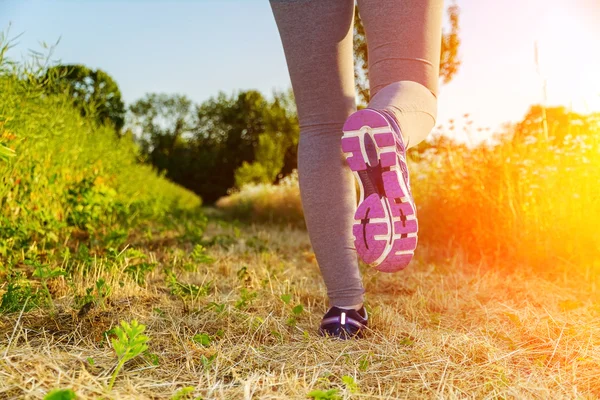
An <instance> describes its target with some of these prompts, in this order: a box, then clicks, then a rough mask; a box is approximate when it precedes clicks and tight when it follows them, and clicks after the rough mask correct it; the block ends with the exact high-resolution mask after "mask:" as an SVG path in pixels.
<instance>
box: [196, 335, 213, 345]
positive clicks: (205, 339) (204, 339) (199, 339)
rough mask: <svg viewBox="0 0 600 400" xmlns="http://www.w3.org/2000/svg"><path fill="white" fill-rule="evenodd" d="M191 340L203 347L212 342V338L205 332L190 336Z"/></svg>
mask: <svg viewBox="0 0 600 400" xmlns="http://www.w3.org/2000/svg"><path fill="white" fill-rule="evenodd" d="M192 340H193V341H194V342H195V343H198V344H199V345H201V346H204V347H208V346H210V343H211V342H212V339H211V338H210V336H209V335H208V334H206V333H198V334H196V335H194V336H193V337H192Z"/></svg>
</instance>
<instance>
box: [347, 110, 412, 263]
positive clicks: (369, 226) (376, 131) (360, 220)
mask: <svg viewBox="0 0 600 400" xmlns="http://www.w3.org/2000/svg"><path fill="white" fill-rule="evenodd" d="M343 132H344V134H343V136H342V150H343V152H344V154H345V156H346V161H347V162H348V166H349V167H350V169H351V170H352V173H353V174H354V177H355V178H356V180H357V182H358V184H359V187H360V198H359V202H358V207H357V209H356V212H355V214H354V220H355V222H354V226H353V228H352V232H353V234H354V239H355V240H354V245H355V247H356V251H357V253H358V255H359V257H360V258H361V259H362V260H363V261H364V262H365V263H367V264H369V265H370V266H371V267H373V268H375V269H376V270H379V271H382V272H396V271H399V270H402V269H404V268H406V267H407V266H408V264H409V263H410V261H411V260H412V258H413V255H414V251H415V249H416V247H417V231H418V223H417V212H416V207H415V204H414V201H413V198H412V193H411V190H410V181H409V176H408V168H407V165H406V148H405V145H404V141H403V139H402V135H401V133H400V127H399V126H398V124H397V122H396V120H395V117H394V116H393V115H392V114H391V113H389V112H387V111H385V110H381V111H380V110H374V109H369V108H366V109H363V110H359V111H357V112H355V113H353V114H352V115H351V116H350V117H349V118H348V119H347V120H346V123H345V124H344V128H343Z"/></svg>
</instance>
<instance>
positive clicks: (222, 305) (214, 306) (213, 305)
mask: <svg viewBox="0 0 600 400" xmlns="http://www.w3.org/2000/svg"><path fill="white" fill-rule="evenodd" d="M226 306H227V304H225V303H216V302H214V301H211V302H210V303H208V304H207V305H206V308H207V309H208V310H210V309H211V308H212V309H214V310H215V311H216V312H217V314H221V313H222V312H224V311H225V307H226Z"/></svg>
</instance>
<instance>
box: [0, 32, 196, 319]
mask: <svg viewBox="0 0 600 400" xmlns="http://www.w3.org/2000/svg"><path fill="white" fill-rule="evenodd" d="M3 38H4V36H0V93H2V96H0V143H1V144H2V145H3V146H5V147H6V148H10V152H11V154H13V156H12V157H10V159H8V160H6V161H2V162H0V281H1V282H3V284H2V285H0V293H1V294H2V302H1V305H0V310H1V311H2V312H18V311H20V310H21V309H23V308H25V310H27V309H29V308H32V307H44V306H50V307H52V306H53V303H52V298H51V297H52V294H53V293H52V288H51V285H53V284H55V283H57V284H64V283H67V284H69V282H70V278H71V277H72V276H73V273H75V272H76V271H78V270H81V271H86V270H87V269H88V268H89V267H90V266H91V265H92V264H93V263H94V258H95V257H96V256H97V255H98V254H103V253H104V250H102V249H99V246H102V245H103V244H104V243H105V242H111V243H114V244H116V245H123V244H125V242H126V241H127V240H128V232H129V231H130V230H131V229H133V228H137V227H140V226H142V225H145V224H148V223H149V221H162V220H168V216H169V215H174V214H178V213H189V215H192V214H193V215H195V216H199V214H198V207H199V206H200V204H201V201H200V199H199V198H198V197H197V196H196V195H194V194H193V193H191V192H189V191H187V190H185V189H183V188H181V187H180V186H177V185H175V184H173V183H171V182H169V181H167V180H166V179H164V178H162V177H160V176H158V175H157V174H156V172H155V171H154V170H153V169H152V168H151V167H149V166H147V165H142V164H140V163H139V162H138V156H139V154H138V150H137V148H136V145H135V143H134V142H133V140H132V137H131V136H127V135H126V136H123V137H118V136H117V135H115V131H114V127H113V126H111V124H109V125H99V124H98V119H97V117H98V116H97V115H96V114H92V113H91V111H90V110H89V109H88V110H87V111H86V112H85V113H82V112H81V110H79V109H78V108H77V106H76V105H75V106H74V103H73V98H72V96H73V93H71V92H70V91H67V90H65V91H50V90H49V89H48V88H49V87H58V86H60V85H61V84H63V83H61V82H62V81H60V79H62V78H60V77H59V76H58V77H57V76H56V73H49V72H48V69H47V67H46V65H45V64H43V65H38V64H36V63H31V64H18V63H14V62H12V61H10V60H7V59H3V58H2V57H3V55H4V54H5V49H6V48H7V47H8V44H7V43H6V42H5V41H2V40H4V39H3ZM80 72H81V71H80ZM98 76H100V75H98ZM40 77H42V78H40ZM53 79H58V80H59V81H58V83H57V82H54V81H53ZM81 90H84V89H83V88H81ZM86 90H87V89H86ZM82 96H83V95H82ZM88 111H89V112H88ZM96 111H97V110H96ZM82 114H83V115H82ZM190 219H191V218H190ZM193 220H194V221H196V222H197V221H200V220H201V218H200V217H198V218H196V217H195V218H193ZM63 276H64V278H63ZM137 276H139V274H138V275H137ZM59 281H60V282H62V283H60V282H59ZM94 290H96V289H94V288H91V291H90V292H89V293H86V294H84V296H83V297H86V298H87V300H86V302H84V303H87V302H89V301H91V298H92V297H93V298H94V299H96V300H98V301H99V300H100V299H101V298H104V296H103V295H102V294H101V293H96V292H94ZM82 301H83V300H82ZM78 305H83V304H81V303H79V304H78Z"/></svg>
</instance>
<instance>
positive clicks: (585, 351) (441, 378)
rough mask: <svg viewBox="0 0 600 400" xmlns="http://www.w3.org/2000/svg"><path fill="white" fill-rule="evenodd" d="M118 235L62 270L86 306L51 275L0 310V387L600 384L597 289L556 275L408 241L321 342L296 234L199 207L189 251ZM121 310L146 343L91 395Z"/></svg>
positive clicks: (380, 393)
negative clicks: (41, 296) (442, 254)
mask: <svg viewBox="0 0 600 400" xmlns="http://www.w3.org/2000/svg"><path fill="white" fill-rule="evenodd" d="M132 243H133V244H132V245H131V246H129V247H128V249H127V250H124V251H123V252H121V253H120V254H119V255H117V256H114V257H113V256H104V257H94V258H93V259H91V260H90V261H88V262H89V267H88V273H87V274H82V273H76V274H74V276H73V284H74V285H75V288H76V290H77V291H83V289H84V288H87V287H91V286H93V285H94V284H95V282H96V281H97V280H98V279H100V278H105V279H106V285H107V286H108V287H110V289H111V293H110V296H109V297H108V298H106V299H105V300H104V301H99V302H97V303H96V302H94V303H93V304H94V306H92V307H91V308H89V309H88V310H87V311H86V312H81V311H78V308H79V307H77V305H76V303H75V301H74V299H73V296H70V295H69V293H70V289H69V288H68V284H67V282H66V281H65V280H64V279H63V277H59V278H57V279H54V280H52V284H51V285H49V287H50V291H51V293H52V296H53V298H54V299H55V300H54V304H55V309H54V310H48V309H36V310H32V311H30V312H27V313H24V314H23V315H20V313H18V312H17V313H12V314H9V315H4V316H2V317H1V319H0V337H1V338H2V339H1V342H0V343H1V344H0V352H1V353H2V356H3V357H2V358H1V361H0V398H43V397H44V395H45V393H47V392H48V391H49V390H50V389H54V388H70V389H73V390H74V391H75V392H76V393H77V395H78V396H79V397H78V398H82V399H86V398H98V397H104V398H114V399H134V398H156V399H159V398H160V399H162V398H178V397H173V396H177V393H179V395H181V396H182V397H179V398H197V397H200V398H204V399H225V398H231V399H234V398H239V399H242V398H244V399H247V398H261V399H266V398H298V399H302V398H310V397H309V396H308V394H309V393H311V392H312V394H313V396H312V397H314V398H331V399H333V398H337V397H335V396H336V395H337V396H339V398H382V399H384V398H385V399H387V398H539V399H548V398H553V399H559V398H586V399H587V398H597V397H598V396H600V356H599V354H600V353H599V352H598V346H599V345H600V336H599V330H600V323H599V322H598V321H599V319H598V317H599V315H598V314H599V313H600V308H599V307H598V293H597V290H596V288H595V287H594V286H589V285H586V284H585V283H584V282H578V281H574V280H571V279H570V278H569V277H565V279H564V280H561V281H556V282H553V283H551V282H549V281H547V280H542V279H539V278H537V277H536V276H534V275H531V274H529V275H528V274H525V273H523V274H520V273H511V274H508V273H505V274H501V273H496V272H493V271H492V270H490V269H489V268H484V267H485V266H481V265H480V266H477V265H465V263H464V262H463V260H461V258H460V257H458V256H457V257H455V258H452V259H448V260H445V261H443V262H431V261H428V260H427V257H428V256H427V252H426V251H425V250H422V251H421V252H420V257H419V260H417V261H416V262H415V263H414V264H413V265H412V266H411V267H410V268H409V269H407V270H405V271H403V272H400V273H396V274H384V273H379V272H375V271H372V270H363V276H364V282H365V285H366V289H367V298H366V299H367V300H366V304H367V309H368V311H369V313H370V319H371V320H370V324H371V330H370V331H369V332H368V338H367V339H364V340H358V341H335V340H331V339H326V338H322V337H319V336H318V335H317V334H316V328H317V326H318V323H319V322H320V318H321V317H322V315H323V313H324V312H325V311H326V309H327V300H326V297H325V295H324V293H325V288H324V286H323V284H322V281H321V278H320V275H319V271H318V266H317V265H316V263H315V260H314V255H313V253H312V252H311V250H310V245H309V242H308V238H307V235H306V233H305V232H304V231H300V230H296V229H291V228H274V227H266V226H263V227H260V226H234V225H231V224H229V223H224V222H222V221H219V219H217V218H214V217H212V218H211V219H210V222H209V224H208V228H207V230H206V233H205V235H204V236H203V243H204V244H205V246H206V249H207V250H205V251H199V250H198V248H196V249H194V248H193V246H191V244H190V242H188V241H186V239H185V231H184V230H183V229H173V228H170V229H164V230H162V229H157V230H156V231H155V234H154V235H153V237H152V239H151V240H149V241H148V240H144V239H141V240H140V241H135V240H134V241H133V242H132ZM141 260H147V261H149V262H151V263H152V264H153V265H154V266H155V267H154V268H153V270H152V271H151V272H149V273H148V274H147V275H146V276H145V280H144V283H143V284H141V285H140V284H137V283H136V282H135V276H133V275H132V274H131V273H128V272H126V271H128V270H129V271H130V270H131V269H132V268H131V267H134V266H136V265H138V266H139V265H141V264H143V263H142V262H141ZM82 263H83V264H85V262H82ZM190 265H194V266H196V270H195V271H193V272H192V271H189V272H188V271H186V268H188V269H189V268H190ZM82 268H83V266H82V265H81V266H79V267H78V270H83V269H82ZM133 269H135V268H133ZM165 271H166V272H167V273H165ZM169 271H176V272H174V275H171V278H169V275H168V274H169V273H172V272H169ZM485 271H487V272H485ZM132 319H137V320H138V321H140V322H141V323H143V324H144V325H146V326H147V329H146V332H145V333H146V334H147V336H148V337H149V339H150V340H149V342H148V350H147V351H146V352H145V353H143V354H141V355H140V356H138V357H136V358H135V359H133V360H131V361H129V362H128V363H127V364H125V367H124V369H123V370H122V372H121V373H120V374H119V376H118V377H117V380H116V383H115V385H114V387H113V389H112V391H110V392H107V390H106V386H107V384H108V382H109V379H110V375H111V372H112V369H113V368H114V367H115V366H116V364H117V357H116V355H115V352H114V350H113V349H112V347H111V345H110V344H109V341H108V340H107V335H110V334H107V333H106V332H108V331H109V330H110V329H111V328H112V327H114V326H115V325H117V324H118V323H119V321H121V320H126V321H130V320H132ZM186 387H189V388H190V389H189V391H190V393H189V394H187V395H186V396H189V397H186V396H184V395H183V394H184V393H187V392H186V391H185V390H183V391H182V388H186ZM192 388H193V389H192ZM315 390H316V391H321V392H319V393H321V394H322V396H325V397H319V396H318V393H315V392H313V391H315ZM332 390H333V392H332ZM328 391H329V392H328ZM326 393H328V395H326ZM327 396H329V397H327Z"/></svg>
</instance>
